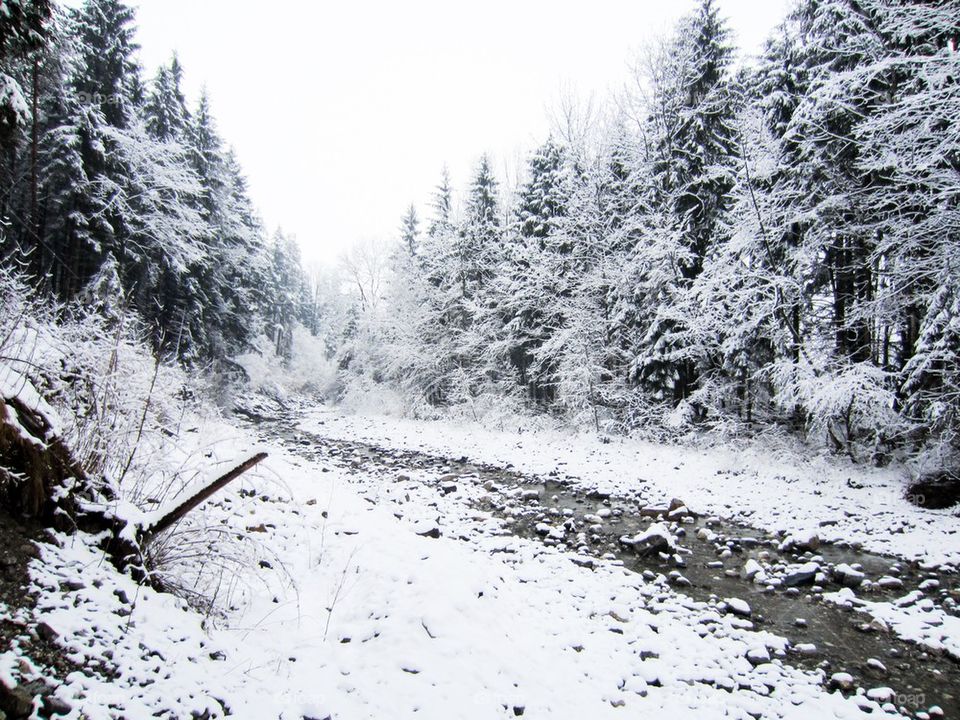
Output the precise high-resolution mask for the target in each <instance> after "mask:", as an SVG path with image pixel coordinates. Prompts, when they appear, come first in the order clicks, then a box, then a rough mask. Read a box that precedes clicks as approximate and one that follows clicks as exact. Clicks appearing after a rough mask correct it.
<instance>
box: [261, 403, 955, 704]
mask: <svg viewBox="0 0 960 720" xmlns="http://www.w3.org/2000/svg"><path fill="white" fill-rule="evenodd" d="M246 422H247V423H248V424H249V425H250V426H252V427H254V428H255V429H256V430H257V431H259V432H260V433H262V434H263V435H264V436H266V437H268V438H270V439H272V440H281V441H282V442H284V443H285V444H286V445H287V447H289V448H290V449H291V450H292V451H294V452H295V453H297V454H300V455H303V456H306V457H309V458H310V459H311V460H315V461H320V462H327V463H330V464H332V465H335V466H338V467H341V468H346V469H349V470H360V469H362V470H363V471H364V472H370V473H377V474H380V475H387V474H389V475H390V476H391V477H392V478H394V479H395V478H396V477H397V476H398V474H399V473H402V472H404V471H408V472H409V471H413V470H416V471H417V472H418V473H423V472H424V471H426V472H428V473H431V474H433V473H435V474H436V478H435V480H434V482H435V483H436V487H437V490H438V492H441V493H445V492H456V490H455V488H456V486H457V484H458V483H459V484H461V485H464V484H466V483H471V484H475V485H479V486H481V487H483V488H484V489H485V490H486V492H484V493H482V495H481V499H479V500H474V501H471V502H472V504H473V506H474V507H475V508H476V509H478V510H482V511H486V512H489V513H491V514H493V515H494V516H495V517H497V518H500V519H501V520H503V521H504V523H505V527H506V528H507V529H508V530H509V532H511V533H513V534H515V535H518V536H521V537H524V538H530V539H535V540H537V541H539V542H543V543H545V544H547V545H552V546H556V547H559V548H560V549H567V550H571V551H576V552H578V553H579V554H580V556H581V557H587V558H591V557H592V558H598V559H599V558H602V559H604V560H606V561H613V562H619V563H622V565H623V566H624V567H625V568H627V569H629V570H632V571H634V572H637V573H640V574H642V575H643V576H644V577H645V579H647V580H649V581H654V580H656V579H657V578H658V576H661V579H664V578H665V579H666V581H667V582H668V583H669V584H671V585H672V586H673V588H674V589H675V591H676V592H678V593H682V594H684V595H687V596H689V597H691V598H692V599H694V600H697V601H702V602H709V603H713V604H717V603H721V605H720V607H721V608H722V607H723V605H722V602H723V601H724V600H725V599H729V598H737V599H740V600H742V601H745V602H746V604H747V605H748V606H749V610H748V611H747V612H744V611H745V608H743V607H739V606H737V607H736V610H734V608H729V611H731V612H735V614H741V615H743V617H744V619H745V620H748V621H749V622H751V623H752V624H753V625H754V627H755V628H756V629H758V630H766V631H769V632H772V633H774V634H776V635H779V636H781V637H785V638H787V639H788V640H789V642H790V645H791V647H790V652H789V653H788V655H786V656H785V657H783V658H781V659H782V660H783V661H784V662H787V663H789V664H791V665H794V666H796V667H800V668H803V669H806V670H823V671H824V673H825V674H824V678H825V683H826V684H827V685H828V687H830V688H831V689H833V688H837V689H840V690H841V691H842V692H844V693H845V694H854V693H856V692H858V691H860V690H859V689H860V688H862V689H863V690H866V689H870V688H879V687H885V688H890V689H892V691H893V695H892V696H891V697H890V698H889V700H890V702H892V703H893V704H894V705H895V706H896V707H897V708H898V709H899V710H900V711H901V712H904V713H909V714H913V715H915V716H916V717H918V718H929V717H947V718H960V658H956V657H951V656H950V655H948V654H947V653H941V652H938V651H935V650H932V649H930V648H926V647H924V646H921V645H919V644H916V643H913V642H910V641H907V640H904V639H901V638H899V637H897V636H896V635H895V634H893V633H892V632H890V631H889V630H888V629H887V628H886V627H885V626H884V625H883V624H879V625H878V624H877V623H875V622H874V623H871V618H870V616H869V615H866V614H864V613H862V612H858V611H857V610H856V608H855V607H850V606H844V605H842V604H837V603H833V602H827V601H825V600H824V594H826V593H831V592H836V591H837V590H839V589H840V588H842V587H843V586H844V584H850V583H846V582H845V581H842V576H841V578H838V579H835V578H836V573H834V572H832V571H833V569H834V568H836V566H838V565H842V564H845V565H846V566H849V568H850V569H852V570H853V571H854V574H855V575H859V576H861V577H862V580H863V582H864V588H866V589H867V590H868V592H867V591H863V592H862V591H861V589H857V590H856V594H857V597H860V598H863V599H869V600H871V601H892V600H895V599H897V598H900V597H903V596H905V595H906V594H907V593H909V592H911V591H915V590H918V588H920V586H921V584H924V589H925V591H926V594H925V597H927V598H931V599H932V600H933V602H934V604H935V606H936V607H938V608H947V609H948V611H952V612H954V614H955V612H956V611H955V607H956V606H955V602H956V600H958V599H960V578H958V577H957V575H949V576H948V575H942V574H938V573H934V572H931V571H928V570H925V569H922V568H920V567H919V566H918V565H917V564H916V563H912V562H907V561H904V560H902V559H898V558H894V557H886V556H883V555H876V554H871V553H868V552H864V551H861V550H856V549H853V548H850V547H846V546H841V545H832V544H819V545H817V546H816V547H792V548H783V549H781V547H782V545H783V542H782V540H783V539H782V538H781V537H778V536H776V535H773V534H771V533H768V532H765V531H762V530H758V529H756V528H751V527H748V526H745V525H741V524H738V523H735V522H731V521H728V520H724V519H721V518H716V517H699V516H697V515H695V514H694V513H692V512H690V511H685V508H679V507H676V508H675V512H674V513H673V514H670V515H669V517H667V515H668V514H669V508H651V507H648V506H646V505H645V504H644V502H643V498H641V497H630V496H623V497H621V496H618V497H608V496H605V495H601V494H597V493H591V492H587V491H583V490H582V489H579V488H578V487H577V485H576V484H575V482H574V481H573V480H572V479H569V478H563V477H560V476H550V477H545V478H543V477H535V476H531V475H524V474H521V473H518V472H516V471H514V470H512V469H510V468H504V467H496V466H492V465H484V464H477V463H472V462H469V461H468V460H467V459H466V458H460V459H451V458H445V457H439V456H435V455H430V454H427V453H422V452H416V451H410V450H401V449H387V448H381V447H378V446H376V445H371V444H366V443H362V442H356V441H350V440H339V439H329V438H325V437H323V436H322V435H314V434H310V433H306V432H304V431H302V430H300V429H299V428H298V427H297V418H296V417H290V418H283V419H270V418H260V417H254V418H247V419H246ZM400 477H404V478H405V477H406V476H403V475H400ZM451 488H454V489H451ZM678 502H679V501H676V502H675V503H674V505H675V506H676V505H678ZM651 528H655V529H657V530H660V529H663V528H666V529H668V530H669V536H670V537H672V538H673V543H675V547H665V548H654V549H652V550H651V551H650V552H646V553H644V552H642V551H639V552H638V548H637V547H636V546H631V545H629V544H627V543H625V542H624V541H623V539H624V538H631V537H635V536H637V535H638V534H643V533H645V532H647V531H649V530H650V529H651ZM654 539H656V533H654ZM748 561H754V563H755V564H754V563H750V567H752V568H753V569H754V570H756V568H757V567H759V568H761V569H760V570H759V572H760V573H762V574H763V575H768V576H769V581H767V582H755V581H754V580H751V579H749V577H745V574H746V575H747V576H749V575H750V574H751V573H749V572H748V573H744V568H745V565H747V563H748ZM578 564H584V565H585V566H586V567H590V561H589V560H588V561H586V562H583V563H578ZM814 567H816V568H817V570H816V571H814V570H813V568H814ZM761 577H762V576H761ZM881 578H884V580H883V582H882V583H879V581H880V579H881ZM931 588H935V590H934V591H933V592H931V591H930V590H931ZM731 605H738V604H737V603H731ZM737 611H738V612H737ZM836 673H845V674H847V676H838V675H835V674H836ZM938 711H939V712H938Z"/></svg>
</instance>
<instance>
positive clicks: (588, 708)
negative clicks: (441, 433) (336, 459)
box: [0, 427, 879, 720]
mask: <svg viewBox="0 0 960 720" xmlns="http://www.w3.org/2000/svg"><path fill="white" fill-rule="evenodd" d="M227 432H228V429H227V428H224V427H213V428H211V427H205V428H203V429H202V431H201V432H199V433H197V436H198V439H197V442H199V441H200V440H199V438H200V437H202V438H204V439H205V440H209V438H211V437H221V436H223V435H224V434H225V433H227ZM234 435H235V436H234V438H233V440H232V441H230V442H220V443H217V444H216V445H214V446H212V448H211V449H210V450H209V452H210V457H209V458H208V460H209V462H211V463H214V464H223V463H227V462H233V461H235V460H236V458H238V457H240V456H245V455H247V454H249V452H251V450H252V448H253V447H255V446H257V442H256V441H255V440H254V439H253V438H250V437H248V436H243V435H242V434H240V433H234ZM267 449H268V451H269V452H270V457H269V458H268V459H267V460H266V461H265V462H264V463H262V464H261V466H258V468H257V469H256V470H254V471H252V473H251V474H249V477H246V476H245V477H244V479H243V480H239V481H237V483H236V484H235V485H234V486H230V487H228V488H227V489H226V490H225V491H224V492H223V493H222V494H221V495H218V496H216V497H215V498H214V499H212V500H211V501H209V502H208V503H207V504H206V505H205V506H204V510H203V515H204V519H205V521H206V522H207V523H208V524H209V525H211V526H221V527H223V528H225V529H227V530H229V531H230V532H232V533H236V534H238V535H242V536H244V538H245V541H246V542H247V544H248V546H249V557H248V562H247V563H246V564H245V566H244V569H243V570H242V571H241V574H240V575H239V576H238V577H237V578H236V579H235V581H234V582H235V583H236V584H237V585H239V586H241V587H242V588H243V592H242V593H239V594H236V595H234V596H232V597H231V599H230V605H232V606H233V607H232V609H230V610H228V611H227V614H226V615H225V616H218V615H217V614H213V615H211V616H209V617H207V618H204V617H203V616H202V615H200V614H198V613H197V612H195V611H193V610H190V609H189V608H187V607H186V606H185V604H184V603H183V601H181V600H178V599H176V598H174V597H173V596H171V595H166V594H160V593H156V592H154V591H153V590H150V589H149V588H138V587H137V586H136V585H135V584H134V583H133V582H132V580H130V579H129V578H127V577H124V576H119V575H118V574H117V573H116V572H114V571H113V570H112V569H111V567H110V565H109V563H106V562H103V558H102V554H101V553H100V551H98V550H97V549H96V548H95V547H94V546H93V545H92V544H91V541H89V540H87V539H85V538H84V536H65V535H58V536H57V538H56V540H57V542H56V544H53V545H45V546H43V551H42V552H43V560H42V562H41V561H35V562H33V563H32V564H31V568H30V570H31V577H32V584H33V589H34V590H35V591H36V592H37V593H38V595H39V602H40V605H39V607H38V609H39V612H41V613H42V616H43V619H44V621H45V622H47V623H48V624H49V625H50V627H51V628H52V629H53V630H54V631H55V632H56V633H57V634H58V636H59V640H58V642H59V643H60V644H61V645H62V647H63V649H64V653H65V655H66V656H67V657H69V658H72V659H74V660H76V661H78V662H98V661H101V660H102V659H103V658H104V657H107V656H109V657H112V662H113V664H115V665H116V669H117V677H116V678H115V679H112V680H109V679H105V678H100V677H98V676H97V675H95V674H92V673H86V674H81V673H74V674H72V675H70V676H69V677H68V678H67V682H66V683H65V684H64V685H63V686H61V687H60V688H59V689H58V691H57V693H58V696H59V697H61V698H62V699H64V700H66V701H67V702H69V703H70V704H71V706H72V707H73V710H72V712H71V713H70V715H68V716H66V717H68V718H71V720H72V719H73V718H78V717H80V715H81V713H82V714H83V716H85V717H88V718H91V720H98V719H99V718H108V717H114V716H116V715H117V714H118V713H120V714H122V715H123V716H124V717H126V718H130V719H131V720H136V719H139V718H144V719H145V720H146V718H150V717H153V715H154V713H157V712H159V711H161V710H164V709H166V710H168V711H169V714H171V715H172V716H175V717H189V716H190V714H191V713H194V712H196V713H202V712H204V711H207V710H209V711H210V713H211V717H220V716H222V714H223V712H224V710H223V709H222V707H221V703H222V704H223V705H225V706H228V707H229V709H230V711H231V712H232V714H233V717H237V718H264V717H281V718H296V719H297V720H299V719H300V718H302V717H326V716H327V715H329V716H331V717H332V718H350V719H351V720H352V719H355V718H356V719H359V718H384V717H397V718H401V717H414V716H416V717H422V718H444V719H446V718H450V717H457V718H463V719H465V720H468V719H470V718H478V719H479V718H483V719H484V720H486V719H489V718H496V717H503V718H507V717H515V716H516V713H517V712H520V711H521V709H522V712H523V713H524V715H525V716H528V717H556V718H580V717H591V718H602V717H608V716H609V717H623V712H624V711H626V712H628V713H630V714H632V715H638V716H649V717H659V716H668V715H673V716H678V717H691V716H696V717H698V718H705V719H709V718H719V717H742V718H746V717H747V716H748V715H753V716H763V717H770V718H774V717H782V718H798V719H799V718H808V717H835V718H854V717H861V716H862V712H863V711H862V710H861V709H860V707H859V706H858V703H860V704H863V703H864V702H865V701H864V700H863V699H862V698H861V699H859V700H854V699H845V698H844V697H842V696H841V695H840V694H838V693H828V692H827V691H825V690H824V689H823V687H822V686H821V685H820V684H819V683H820V680H821V679H822V674H820V673H807V672H802V671H800V670H797V669H795V668H793V667H791V666H789V665H787V664H785V662H784V661H783V659H782V658H784V657H785V654H784V653H785V649H786V641H785V640H784V639H783V638H778V637H776V636H773V635H771V634H769V633H766V632H760V631H755V630H753V629H752V628H751V624H750V623H749V622H748V621H746V620H743V619H740V618H736V617H733V616H725V615H721V614H720V613H719V612H718V611H717V608H716V607H714V606H711V605H709V604H705V603H698V602H693V601H691V600H690V599H689V598H686V597H684V596H683V595H679V594H676V593H675V592H673V591H672V590H671V589H670V588H668V587H667V586H666V585H665V584H664V583H663V582H662V581H655V582H650V583H648V582H645V581H644V580H643V578H642V577H641V576H639V575H637V574H634V573H631V572H627V571H625V570H624V569H623V568H622V567H620V566H619V565H618V564H617V563H613V562H603V561H597V562H594V563H591V566H592V567H590V568H585V567H580V566H579V565H578V564H577V563H575V562H573V561H574V560H576V559H578V558H577V556H576V555H573V554H571V553H567V552H562V551H559V550H556V549H551V548H547V547H544V546H543V545H541V544H540V543H537V542H534V541H528V540H523V539H518V538H515V537H509V536H504V535H502V534H501V532H502V530H501V526H500V523H499V521H496V520H494V519H493V518H492V517H490V516H489V515H487V514H485V513H480V512H478V511H476V510H474V509H471V508H470V507H469V506H468V505H467V504H466V503H465V502H464V499H463V497H462V496H463V495H470V494H471V493H475V492H478V491H479V490H478V489H477V488H476V487H470V486H468V485H465V486H464V487H463V488H462V492H458V493H453V494H449V495H444V494H441V493H439V492H438V490H437V487H438V483H437V481H438V480H439V478H436V477H431V476H430V473H429V472H427V471H410V472H405V473H402V474H401V473H399V472H398V474H397V475H396V476H395V477H392V478H391V477H386V476H382V475H378V476H373V475H369V474H367V473H366V471H364V470H363V469H357V470H351V471H347V470H341V469H338V468H337V467H320V465H319V464H317V463H315V462H311V461H307V460H304V459H302V458H299V457H295V456H292V455H289V454H288V453H287V452H285V451H284V450H283V449H281V448H278V447H268V448H267ZM324 470H326V472H324ZM418 472H419V475H418ZM427 481H430V482H427ZM241 490H244V492H243V493H241V492H240V491H241ZM424 523H433V525H434V526H435V527H439V528H441V529H442V535H441V536H440V537H439V538H433V537H422V536H420V535H418V531H420V530H422V529H423V526H424ZM217 557H218V555H217V553H216V552H214V553H212V554H211V555H210V559H212V560H215V559H216V558H217ZM226 577H229V576H225V578H226ZM67 582H72V583H73V586H74V587H75V586H76V584H77V583H79V584H81V585H82V587H81V588H80V589H78V590H71V589H69V588H70V585H67V584H66V583H67ZM238 598H239V599H238ZM727 602H728V604H731V603H736V602H738V601H737V600H736V599H731V600H728V601H727ZM740 602H742V601H740ZM21 612H22V611H21ZM21 621H25V619H24V618H21ZM108 651H109V655H108ZM751 660H752V661H753V662H752V661H751ZM757 661H761V662H760V664H757V665H755V664H754V663H755V662H757ZM21 672H23V668H22V667H21V666H20V665H19V664H18V659H17V655H16V652H15V650H14V651H10V652H6V653H4V654H3V655H2V656H0V673H9V674H18V673H21ZM111 704H114V705H115V708H120V710H117V709H111V708H110V705H111ZM868 705H870V706H871V709H873V710H874V711H876V710H878V709H879V706H877V705H876V704H870V703H868Z"/></svg>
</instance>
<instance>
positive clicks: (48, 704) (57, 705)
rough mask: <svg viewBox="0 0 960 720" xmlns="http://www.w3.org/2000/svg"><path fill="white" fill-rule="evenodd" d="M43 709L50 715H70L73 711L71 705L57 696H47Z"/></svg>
mask: <svg viewBox="0 0 960 720" xmlns="http://www.w3.org/2000/svg"><path fill="white" fill-rule="evenodd" d="M43 707H44V709H45V710H46V711H47V713H48V714H50V715H69V714H70V712H71V711H72V710H73V706H72V705H70V703H68V702H67V701H66V700H63V699H62V698H59V697H57V696H56V695H47V696H46V697H45V698H44V699H43Z"/></svg>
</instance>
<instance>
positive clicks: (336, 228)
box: [134, 0, 788, 261]
mask: <svg viewBox="0 0 960 720" xmlns="http://www.w3.org/2000/svg"><path fill="white" fill-rule="evenodd" d="M134 4H135V5H136V6H137V7H138V24H139V41H140V44H141V46H142V51H141V60H142V62H143V64H144V67H145V69H146V73H147V76H148V77H152V75H153V73H154V71H155V69H156V67H157V65H158V64H159V63H161V62H164V61H166V60H168V59H169V57H170V55H171V53H172V52H173V51H176V52H177V53H178V54H179V56H180V60H181V62H182V63H183V65H184V67H185V71H186V78H185V80H186V90H187V92H188V94H189V96H190V99H191V101H193V100H195V98H196V96H197V94H198V92H199V89H200V87H201V86H202V85H204V84H205V85H206V86H207V89H208V91H209V93H210V96H211V100H212V104H213V108H214V111H215V113H216V116H217V120H218V122H219V127H220V131H221V134H222V135H223V136H224V137H225V138H226V139H227V140H228V141H229V142H230V143H231V144H232V145H233V146H234V147H235V149H236V150H237V154H238V156H239V158H240V161H241V163H242V164H243V167H244V170H245V172H246V174H247V177H248V179H249V183H250V190H251V194H252V197H253V200H254V202H255V203H256V205H257V206H258V208H259V209H260V212H261V214H262V216H263V218H264V220H265V222H266V223H267V226H268V228H270V230H271V231H272V230H273V229H274V228H276V227H277V226H282V227H283V229H284V230H286V231H288V232H290V233H293V234H294V235H296V237H297V239H298V240H299V242H300V245H301V247H302V248H303V252H304V255H305V257H306V258H307V259H308V260H320V261H326V260H334V259H336V257H338V256H339V254H340V253H341V252H342V251H343V249H344V248H346V247H347V246H349V245H350V244H352V243H354V242H356V241H357V240H361V239H366V238H374V237H392V236H394V235H395V234H396V228H397V227H398V225H399V220H400V216H401V215H402V214H403V212H404V210H405V209H406V207H407V206H408V205H409V204H410V203H411V202H414V203H415V204H416V205H417V209H418V211H419V213H420V215H421V217H423V216H424V215H426V214H428V213H429V208H428V206H427V203H428V201H429V197H430V194H431V192H432V189H433V188H434V186H435V185H436V184H437V182H438V180H439V177H440V171H441V168H442V167H443V165H444V163H446V164H447V165H448V167H449V168H450V172H451V175H452V178H453V181H454V184H455V185H456V186H457V187H458V188H460V187H463V186H464V185H465V184H466V183H467V181H468V180H469V177H470V173H471V169H472V167H473V166H474V164H475V163H476V161H477V159H478V157H479V156H480V154H481V153H483V152H489V153H491V154H492V155H493V157H494V160H495V163H496V167H497V168H498V169H499V170H500V172H501V174H505V173H506V168H509V167H515V166H516V164H517V162H518V158H522V156H523V153H525V152H526V151H528V150H529V149H531V148H533V147H535V146H536V145H537V144H539V143H540V142H541V141H542V140H543V139H544V138H545V137H546V135H547V133H548V132H549V128H550V119H549V116H550V109H551V108H552V107H555V105H556V102H557V99H558V98H559V96H560V95H561V93H562V92H563V91H564V88H571V87H572V88H576V90H577V93H578V94H582V95H589V94H591V93H593V94H595V95H596V96H597V97H603V96H606V95H607V94H608V93H609V92H610V91H613V90H616V89H617V88H619V87H621V86H622V85H623V83H624V82H625V80H626V77H627V68H628V65H629V62H630V60H631V58H632V57H634V56H635V54H636V52H637V50H638V49H639V48H640V47H641V46H642V45H643V44H644V42H646V41H648V40H649V39H650V38H652V37H654V36H657V35H662V34H664V33H666V32H668V31H669V29H670V28H671V26H672V24H673V23H674V22H675V21H676V19H677V18H679V17H680V16H681V15H682V14H684V13H686V12H688V11H690V10H691V9H692V8H693V6H694V2H693V0H685V1H674V0H593V1H592V2H585V1H584V0H577V1H576V2H571V1H569V0H531V1H527V0H483V1H482V2H480V1H479V0H474V1H473V2H470V3H469V4H467V3H462V2H455V1H453V0H400V1H394V2H389V1H388V2H362V1H361V2H349V1H346V0H343V1H341V2H336V3H331V2H296V1H294V0H273V2H270V3H264V2H252V1H247V0H203V1H202V2H198V1H197V0H140V1H139V2H134ZM787 4H788V0H719V6H720V8H721V11H722V13H723V14H724V15H726V16H727V17H728V18H729V20H730V24H731V26H732V28H733V29H734V31H735V32H736V34H737V36H738V39H739V44H740V46H741V47H743V48H745V49H746V50H747V51H749V52H754V51H756V50H758V49H759V48H760V46H761V44H762V42H763V40H764V38H765V37H766V35H767V34H768V32H769V31H770V30H771V29H772V28H773V27H774V26H775V25H776V24H777V23H778V22H779V21H780V19H782V17H783V16H784V14H785V13H786V8H787Z"/></svg>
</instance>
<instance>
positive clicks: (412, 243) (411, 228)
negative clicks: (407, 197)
mask: <svg viewBox="0 0 960 720" xmlns="http://www.w3.org/2000/svg"><path fill="white" fill-rule="evenodd" d="M419 232H420V221H419V220H418V219H417V209H416V208H415V207H414V206H413V204H412V203H411V204H410V207H409V208H408V209H407V212H406V214H405V215H404V216H403V219H402V220H401V222H400V241H401V243H402V244H403V247H404V248H405V249H406V251H407V252H408V253H409V254H410V256H411V257H413V256H414V255H416V254H417V236H418V234H419Z"/></svg>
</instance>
